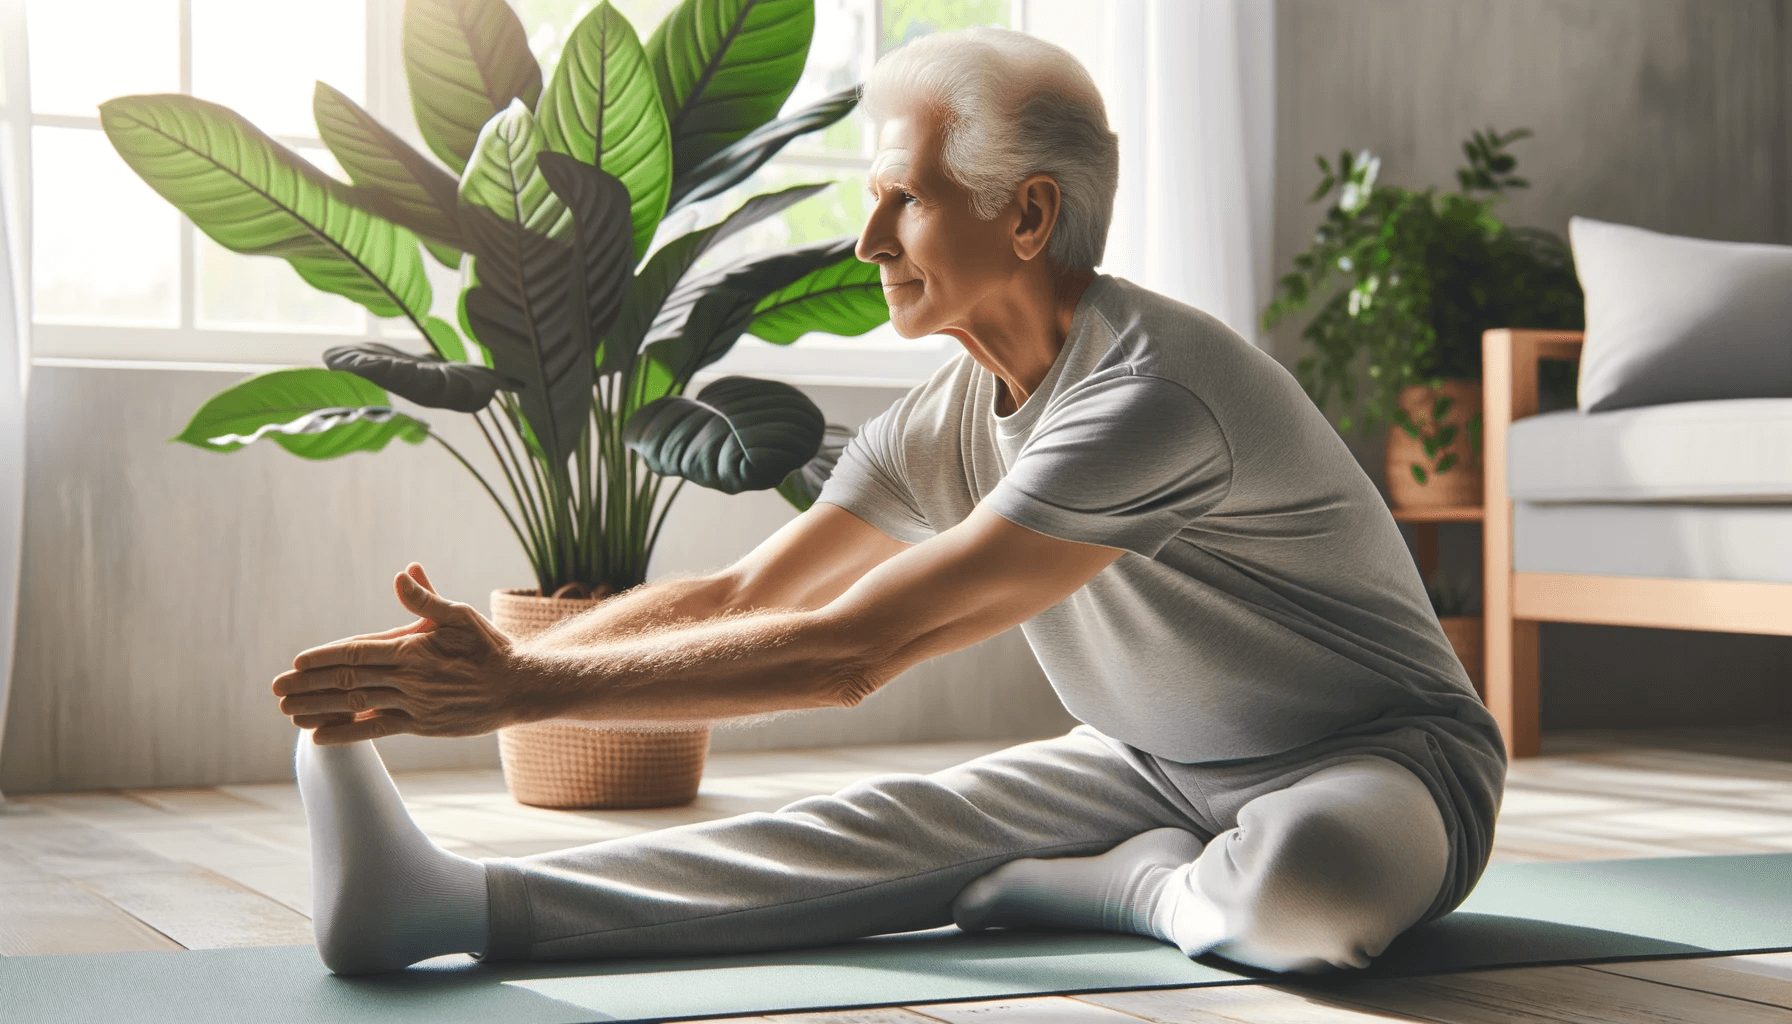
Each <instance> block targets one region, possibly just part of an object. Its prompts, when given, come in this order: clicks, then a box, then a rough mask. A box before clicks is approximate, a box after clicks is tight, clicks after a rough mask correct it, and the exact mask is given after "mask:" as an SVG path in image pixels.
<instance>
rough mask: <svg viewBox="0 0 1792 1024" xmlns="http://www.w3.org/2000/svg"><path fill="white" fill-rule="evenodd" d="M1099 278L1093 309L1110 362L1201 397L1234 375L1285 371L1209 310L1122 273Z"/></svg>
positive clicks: (1282, 373) (1284, 373) (1285, 371)
mask: <svg viewBox="0 0 1792 1024" xmlns="http://www.w3.org/2000/svg"><path fill="white" fill-rule="evenodd" d="M1101 282H1102V284H1103V285H1104V287H1103V288H1102V291H1101V292H1100V293H1099V294H1098V295H1097V296H1095V300H1094V303H1093V311H1094V314H1095V315H1096V316H1097V317H1099V318H1100V319H1101V321H1102V323H1103V325H1104V326H1105V327H1106V329H1107V330H1108V331H1109V332H1111V333H1112V335H1113V348H1112V350H1111V351H1110V353H1109V360H1108V361H1109V363H1110V364H1124V365H1126V366H1127V367H1128V368H1129V369H1130V370H1131V372H1133V373H1136V374H1140V375H1143V376H1151V377H1161V378H1164V379H1166V380H1170V381H1174V382H1176V383H1178V384H1180V385H1182V386H1183V387H1185V388H1187V389H1188V390H1189V391H1191V392H1193V393H1194V394H1196V395H1200V396H1202V397H1203V398H1205V397H1207V392H1209V391H1210V390H1212V386H1213V385H1214V384H1216V383H1223V382H1225V380H1226V378H1229V377H1233V376H1235V375H1238V374H1244V375H1246V376H1257V375H1264V374H1270V375H1275V376H1286V375H1287V370H1286V369H1285V368H1283V367H1282V365H1281V364H1280V363H1278V362H1276V360H1275V359H1274V357H1272V356H1270V355H1269V354H1268V353H1267V352H1264V351H1263V350H1262V349H1260V348H1258V347H1257V346H1255V345H1253V344H1251V343H1250V342H1249V341H1247V340H1245V339H1244V337H1242V336H1241V335H1240V334H1239V333H1238V332H1237V331H1234V330H1233V329H1232V328H1230V327H1228V326H1226V325H1225V323H1223V322H1222V321H1220V320H1219V319H1218V318H1217V317H1215V316H1213V315H1212V314H1210V313H1207V312H1205V311H1204V310H1200V309H1197V308H1195V307H1194V306H1190V305H1188V304H1186V303H1182V302H1178V301H1176V300H1175V299H1172V298H1170V297H1169V296H1167V295H1161V294H1159V293H1157V292H1154V291H1151V290H1150V289H1148V288H1143V287H1140V286H1139V285H1136V284H1133V283H1132V282H1131V281H1128V280H1126V279H1125V278H1119V277H1106V278H1102V279H1101Z"/></svg>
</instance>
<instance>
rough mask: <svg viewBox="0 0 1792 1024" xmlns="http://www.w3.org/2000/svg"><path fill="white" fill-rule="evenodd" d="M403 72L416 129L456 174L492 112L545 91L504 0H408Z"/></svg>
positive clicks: (528, 101)
mask: <svg viewBox="0 0 1792 1024" xmlns="http://www.w3.org/2000/svg"><path fill="white" fill-rule="evenodd" d="M404 72H405V78H406V79H407V80H408V81H409V82H410V86H411V109H412V110H413V111H415V113H416V115H417V129H418V130H419V131H421V132H422V133H423V140H424V141H425V142H427V143H429V148H430V150H431V151H432V152H434V153H435V155H436V156H438V157H441V158H442V162H443V163H445V164H447V165H448V166H449V167H450V168H452V169H453V170H454V173H456V174H459V173H460V172H461V171H462V170H463V169H464V168H465V167H466V165H467V160H468V159H469V158H470V157H471V156H472V154H473V146H474V143H475V142H476V141H477V140H478V138H479V130H480V129H481V128H482V127H484V125H485V122H487V121H489V120H491V117H492V115H493V114H496V113H497V112H498V111H500V110H503V109H504V108H506V107H508V106H510V101H511V100H515V99H521V100H522V101H523V104H524V105H525V106H528V107H533V106H535V101H536V99H537V98H538V97H540V95H541V65H539V64H537V63H535V55H534V54H533V53H531V52H529V39H528V36H527V34H526V33H524V31H523V23H522V22H521V21H519V20H517V16H516V12H515V11H512V10H511V9H510V5H509V4H508V3H505V2H504V0H405V5H404Z"/></svg>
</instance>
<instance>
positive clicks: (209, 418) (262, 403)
mask: <svg viewBox="0 0 1792 1024" xmlns="http://www.w3.org/2000/svg"><path fill="white" fill-rule="evenodd" d="M428 436H429V425H428V424H426V423H424V422H423V421H422V420H418V419H414V418H412V417H410V416H406V415H404V414H403V413H400V412H396V411H394V410H393V409H392V407H391V405H390V402H389V400H388V399H387V397H386V393H385V392H384V391H382V390H380V389H379V388H378V387H376V386H374V385H373V384H369V383H368V382H367V381H364V380H362V379H361V378H359V377H357V376H355V375H354V374H352V373H340V372H338V371H335V370H322V369H318V368H317V367H310V366H307V367H301V368H299V369H294V370H273V371H271V372H268V373H262V374H257V375H256V376H253V377H250V378H249V379H247V380H244V381H241V382H239V383H236V384H233V385H231V386H230V387H227V388H225V389H224V390H223V391H220V392H218V393H217V394H215V395H213V396H212V397H211V399H210V400H208V401H207V402H206V403H205V404H204V405H203V406H201V407H200V408H199V411H198V412H196V413H194V414H193V418H192V420H190V421H189V422H188V423H187V426H186V429H185V430H182V431H181V432H180V433H179V434H177V435H176V436H174V437H171V438H169V440H170V441H181V442H185V443H186V444H190V445H192V446H194V447H195V448H204V449H205V450H207V451H213V452H232V451H236V450H237V449H238V448H242V447H244V446H246V445H249V444H253V443H254V442H256V441H258V440H262V439H271V440H272V441H273V442H274V443H275V444H277V445H279V446H280V447H282V448H284V449H286V450H287V451H289V452H292V453H293V454H294V455H299V456H303V457H304V458H307V459H333V458H336V457H337V456H339V455H347V454H348V453H350V452H377V451H379V450H380V449H382V448H384V447H386V444H387V443H388V442H390V441H391V440H392V439H393V438H397V439H399V440H401V441H405V442H407V443H409V444H422V443H423V441H424V439H425V438H427V437H428Z"/></svg>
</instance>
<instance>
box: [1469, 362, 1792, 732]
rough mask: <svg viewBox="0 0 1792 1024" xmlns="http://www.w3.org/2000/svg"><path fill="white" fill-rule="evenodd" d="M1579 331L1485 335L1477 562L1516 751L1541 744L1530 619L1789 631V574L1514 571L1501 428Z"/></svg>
mask: <svg viewBox="0 0 1792 1024" xmlns="http://www.w3.org/2000/svg"><path fill="white" fill-rule="evenodd" d="M1581 340H1582V335H1581V332H1579V331H1529V330H1509V329H1502V330H1493V331H1488V332H1487V333H1486V334H1485V335H1483V347H1482V359H1483V380H1484V384H1485V409H1484V412H1483V413H1482V417H1483V423H1482V425H1483V430H1484V435H1483V436H1484V455H1485V459H1484V464H1485V466H1486V474H1487V479H1486V483H1487V498H1486V501H1487V509H1486V520H1485V524H1484V527H1483V530H1482V540H1483V543H1484V545H1485V547H1486V553H1485V559H1486V560H1485V561H1484V562H1483V563H1482V571H1483V575H1484V602H1485V611H1484V614H1485V616H1486V620H1485V621H1486V627H1487V664H1486V672H1487V675H1486V696H1487V706H1488V708H1489V709H1490V710H1491V711H1492V712H1493V716H1494V717H1495V718H1496V719H1498V720H1499V723H1500V729H1501V731H1503V732H1504V733H1505V736H1506V751H1507V753H1508V754H1510V755H1511V756H1513V757H1535V756H1536V755H1537V754H1538V753H1539V744H1540V739H1541V737H1540V726H1541V722H1540V718H1541V707H1540V703H1539V700H1540V692H1541V679H1540V676H1539V672H1538V646H1537V626H1538V624H1539V623H1542V622H1592V623H1601V624H1605V625H1613V626H1647V627H1654V628H1663V629H1701V630H1712V631H1715V632H1722V633H1768V634H1776V635H1780V636H1792V583H1754V582H1742V581H1730V580H1676V579H1648V578H1643V577H1629V576H1586V575H1567V574H1552V573H1538V572H1517V571H1516V570H1515V569H1514V563H1513V551H1512V498H1511V494H1510V492H1509V491H1508V490H1507V476H1506V456H1507V446H1506V440H1507V437H1506V434H1507V431H1508V430H1509V429H1510V428H1511V426H1512V423H1513V422H1514V421H1515V420H1520V419H1523V418H1524V417H1526V416H1533V415H1535V414H1536V412H1537V374H1538V363H1539V361H1540V360H1544V359H1565V360H1576V359H1578V358H1579V357H1580V347H1581Z"/></svg>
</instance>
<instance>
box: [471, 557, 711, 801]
mask: <svg viewBox="0 0 1792 1024" xmlns="http://www.w3.org/2000/svg"><path fill="white" fill-rule="evenodd" d="M601 600H603V598H601V597H587V598H577V597H542V596H540V593H539V592H538V591H534V590H494V591H492V625H494V626H496V627H498V628H499V629H500V630H502V631H503V632H504V633H505V634H506V635H507V636H509V637H511V638H512V639H515V640H526V639H528V638H529V637H532V636H535V635H536V634H537V633H541V632H543V631H545V630H547V629H548V628H549V627H551V626H553V625H554V624H555V623H557V622H560V621H561V620H562V619H567V618H571V617H572V616H574V615H577V614H579V613H580V612H583V611H586V610H588V609H590V608H593V607H595V606H596V605H597V603H598V602H599V601H601ZM498 753H499V755H500V756H501V757H502V758H503V762H504V781H505V783H506V784H507V785H508V786H509V787H510V795H511V796H512V797H513V798H515V800H516V801H517V802H518V803H523V804H529V805H531V806H533V807H555V808H562V809H571V808H599V809H605V810H619V809H622V808H631V807H676V806H679V805H682V804H688V803H690V802H691V801H692V800H695V799H696V798H697V784H698V783H699V782H701V781H702V779H703V761H704V758H705V756H707V755H708V753H709V726H707V725H703V726H698V727H695V728H687V729H652V730H643V729H618V728H615V727H614V726H596V725H586V724H584V723H582V722H569V721H566V720H559V721H552V722H534V723H531V724H529V725H513V726H510V727H509V728H507V729H500V730H498Z"/></svg>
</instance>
